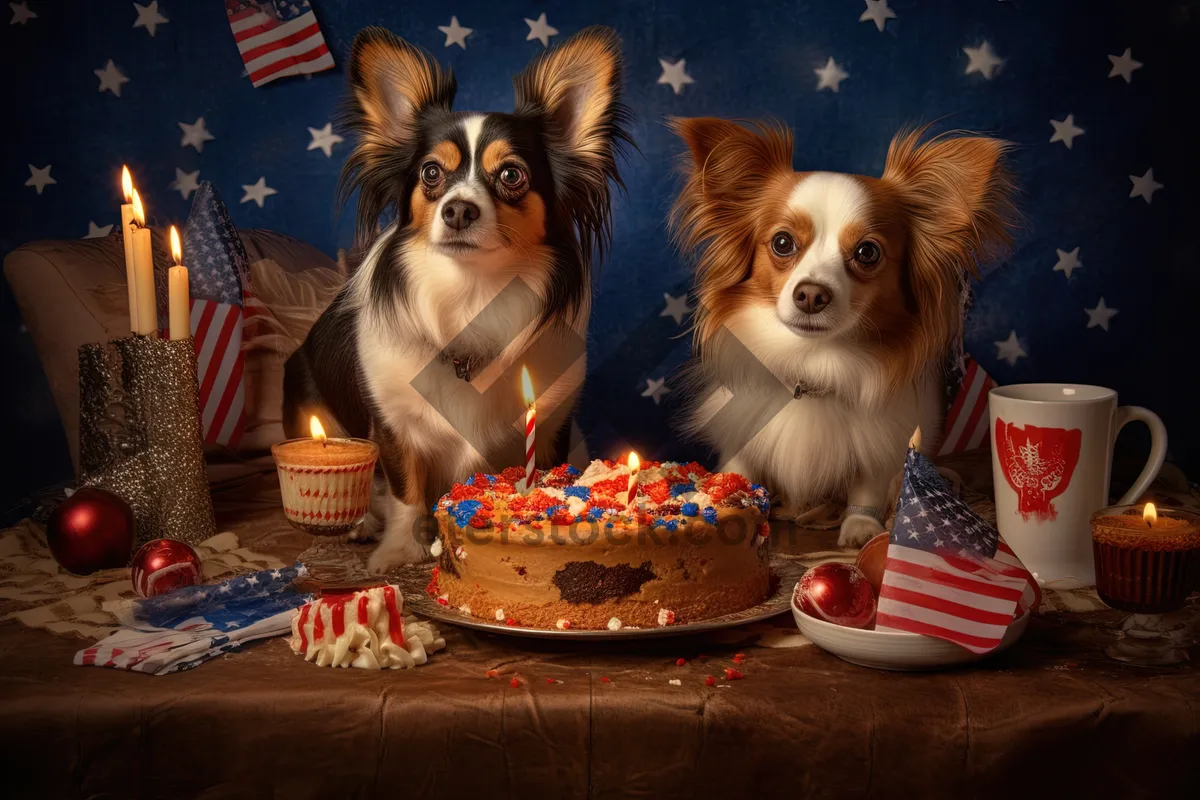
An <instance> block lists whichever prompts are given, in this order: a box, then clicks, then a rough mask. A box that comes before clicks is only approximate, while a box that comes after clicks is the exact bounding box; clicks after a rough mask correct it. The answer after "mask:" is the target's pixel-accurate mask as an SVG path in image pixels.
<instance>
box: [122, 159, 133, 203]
mask: <svg viewBox="0 0 1200 800" xmlns="http://www.w3.org/2000/svg"><path fill="white" fill-rule="evenodd" d="M121 191H122V192H123V193H124V195H125V202H126V203H131V202H133V178H132V177H131V176H130V175H129V167H126V166H124V165H122V166H121Z"/></svg>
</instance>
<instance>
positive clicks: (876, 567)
mask: <svg viewBox="0 0 1200 800" xmlns="http://www.w3.org/2000/svg"><path fill="white" fill-rule="evenodd" d="M890 542H891V534H890V533H888V532H887V531H884V532H883V533H881V534H879V535H878V536H876V537H875V538H874V539H872V540H871V541H869V542H867V543H866V544H864V545H863V549H862V550H859V551H858V558H857V559H855V560H854V566H856V567H858V568H859V569H860V570H862V573H863V575H866V576H867V582H868V583H870V584H871V588H872V589H874V590H875V594H876V595H878V594H879V590H880V588H881V587H882V586H883V570H884V567H885V566H887V553H888V544H889V543H890Z"/></svg>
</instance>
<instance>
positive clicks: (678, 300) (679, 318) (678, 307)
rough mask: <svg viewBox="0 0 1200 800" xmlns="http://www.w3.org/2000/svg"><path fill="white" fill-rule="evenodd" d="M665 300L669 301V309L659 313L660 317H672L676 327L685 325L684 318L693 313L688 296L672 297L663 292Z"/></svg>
mask: <svg viewBox="0 0 1200 800" xmlns="http://www.w3.org/2000/svg"><path fill="white" fill-rule="evenodd" d="M663 300H666V301H667V307H666V308H664V309H663V310H662V311H661V312H659V316H660V317H671V318H672V319H674V320H675V324H676V325H682V324H683V318H684V317H686V316H687V315H688V314H690V313H692V309H691V308H690V307H689V306H688V304H687V295H686V294H684V295H681V296H679V297H671V295H669V294H667V293H666V292H663Z"/></svg>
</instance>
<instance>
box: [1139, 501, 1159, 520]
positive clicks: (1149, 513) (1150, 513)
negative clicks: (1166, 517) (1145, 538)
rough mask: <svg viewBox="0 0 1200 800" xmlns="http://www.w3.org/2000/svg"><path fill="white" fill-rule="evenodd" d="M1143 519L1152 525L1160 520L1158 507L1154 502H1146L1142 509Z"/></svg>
mask: <svg viewBox="0 0 1200 800" xmlns="http://www.w3.org/2000/svg"><path fill="white" fill-rule="evenodd" d="M1142 519H1144V520H1145V521H1146V522H1147V524H1150V525H1153V524H1154V523H1156V522H1158V509H1157V508H1155V507H1154V503H1146V507H1145V508H1143V509H1142Z"/></svg>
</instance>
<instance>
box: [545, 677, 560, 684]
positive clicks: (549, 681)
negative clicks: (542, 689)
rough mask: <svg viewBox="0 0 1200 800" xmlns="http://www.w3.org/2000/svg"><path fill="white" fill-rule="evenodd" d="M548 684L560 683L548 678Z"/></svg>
mask: <svg viewBox="0 0 1200 800" xmlns="http://www.w3.org/2000/svg"><path fill="white" fill-rule="evenodd" d="M546 683H558V681H556V680H554V678H546Z"/></svg>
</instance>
